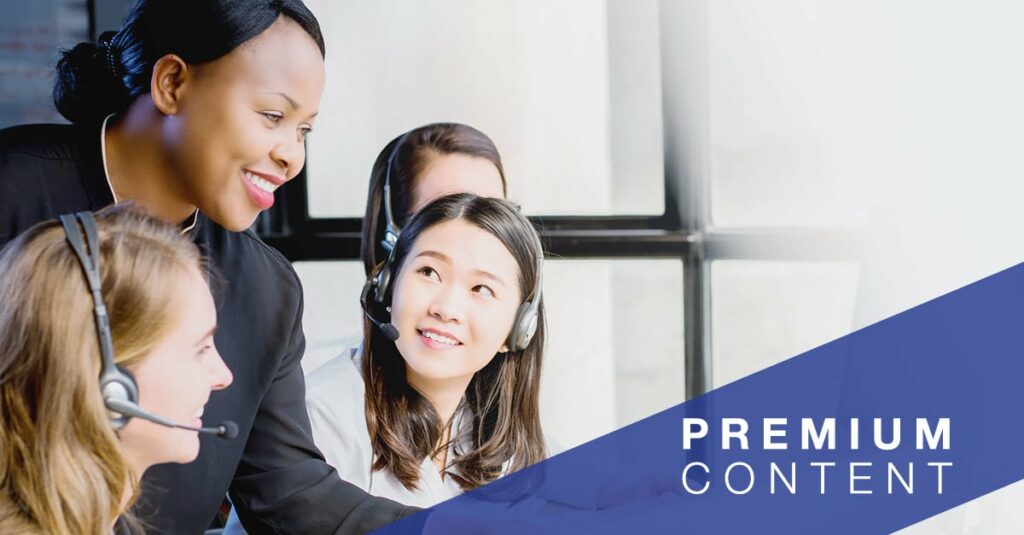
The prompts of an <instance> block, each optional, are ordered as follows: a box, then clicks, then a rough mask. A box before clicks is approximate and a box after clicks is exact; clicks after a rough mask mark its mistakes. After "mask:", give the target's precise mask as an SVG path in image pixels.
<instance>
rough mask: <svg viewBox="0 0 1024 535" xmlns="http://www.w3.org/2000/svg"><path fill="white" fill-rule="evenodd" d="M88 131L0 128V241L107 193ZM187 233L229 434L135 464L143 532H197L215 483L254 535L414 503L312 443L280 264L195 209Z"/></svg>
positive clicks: (219, 406) (366, 518)
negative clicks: (204, 282) (182, 459)
mask: <svg viewBox="0 0 1024 535" xmlns="http://www.w3.org/2000/svg"><path fill="white" fill-rule="evenodd" d="M99 135H100V128H99V125H95V126H91V127H83V126H71V125H26V126H17V127H12V128H7V129H4V130H0V246H3V245H4V244H6V243H7V242H8V241H10V240H11V239H13V238H14V237H15V236H16V235H18V234H19V233H20V232H22V231H24V230H26V229H27V228H28V227H30V226H32V225H34V224H35V223H38V222H40V221H43V220H46V219H51V218H54V217H56V216H58V215H60V214H63V213H68V212H74V211H80V210H93V211H95V210H98V209H100V208H103V207H104V206H107V205H109V204H110V203H112V202H113V198H112V195H111V192H110V188H109V186H108V184H107V181H106V177H105V175H104V172H103V163H102V161H101V156H100V144H99ZM190 234H191V236H192V238H193V240H194V241H195V242H196V243H197V244H198V245H199V247H200V249H201V250H202V251H203V252H204V254H205V255H206V256H207V257H208V258H209V260H210V263H211V265H212V267H213V268H214V272H215V275H214V277H213V278H214V280H215V283H214V297H215V300H216V302H217V323H218V329H217V334H216V337H215V342H216V344H217V348H218V349H219V351H220V353H221V355H222V356H223V358H224V361H225V362H226V363H227V365H228V367H229V368H230V369H231V371H232V373H234V382H233V383H232V384H231V386H230V387H228V388H227V389H226V390H223V391H219V392H214V393H213V395H212V396H211V398H210V401H209V403H208V404H207V405H206V410H205V415H206V421H207V422H219V421H221V420H232V421H234V422H236V423H237V424H238V428H239V435H238V438H236V439H234V440H223V439H219V438H212V437H207V436H203V437H202V438H201V448H200V452H199V458H198V459H197V460H196V461H195V462H193V463H190V464H187V465H179V464H167V465H159V466H155V467H153V468H151V469H150V470H149V471H147V472H146V475H145V477H144V479H143V481H142V492H143V495H142V498H141V500H140V505H139V508H138V510H137V513H138V516H139V517H140V519H141V520H142V521H143V522H144V523H146V524H148V525H149V526H150V529H149V530H148V532H150V533H168V534H175V535H177V534H189V533H202V532H203V531H204V530H205V529H206V527H207V526H209V525H210V521H211V520H212V519H213V517H214V515H215V514H216V511H217V508H218V506H219V505H220V503H221V501H222V500H223V498H224V494H225V492H229V493H230V495H231V499H232V502H233V503H234V504H235V506H236V507H237V508H238V512H239V516H240V518H241V519H242V522H243V523H244V525H245V527H246V529H247V530H248V531H249V532H250V533H254V534H256V533H275V532H276V533H311V534H318V533H364V532H366V531H369V530H372V529H375V528H378V527H381V526H383V525H385V524H388V523H390V522H392V521H394V520H396V519H397V518H400V517H402V516H404V515H406V514H409V513H411V512H413V511H415V509H413V508H408V507H405V506H402V505H400V504H398V503H396V502H393V501H390V500H386V499H383V498H376V497H373V496H370V495H369V494H366V493H365V492H363V491H362V490H360V489H358V488H357V487H355V486H353V485H350V484H348V483H345V482H344V481H342V480H341V479H340V478H339V477H338V475H337V473H336V472H335V470H334V469H333V468H331V466H330V465H328V464H327V463H326V462H325V461H324V458H323V456H322V455H321V454H320V451H319V450H317V448H316V446H315V445H314V444H313V439H312V435H311V432H310V426H309V417H308V416H307V414H306V407H305V400H304V398H305V392H306V388H305V382H304V379H303V375H302V368H301V367H300V365H299V363H300V360H301V359H302V354H303V351H304V349H305V338H304V336H303V334H302V286H301V285H300V283H299V279H298V277H297V276H296V275H295V271H294V270H293V269H292V266H291V264H290V263H289V262H288V261H287V260H285V258H284V257H283V256H281V254H280V253H278V252H277V251H276V250H274V249H273V248H271V247H269V246H267V245H266V244H264V243H263V242H262V241H261V240H260V239H259V237H257V236H256V234H255V233H253V232H252V230H247V231H245V232H230V231H228V230H226V229H224V228H223V227H221V226H220V225H217V224H216V223H214V222H213V221H210V220H209V219H207V218H206V217H204V216H203V215H202V214H200V215H199V217H198V223H197V225H196V227H195V228H194V229H193V230H192V231H190ZM217 278H219V279H221V283H220V284H217V283H216V279H217ZM68 321H91V318H78V319H74V318H68Z"/></svg>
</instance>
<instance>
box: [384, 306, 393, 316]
mask: <svg viewBox="0 0 1024 535" xmlns="http://www.w3.org/2000/svg"><path fill="white" fill-rule="evenodd" d="M384 310H387V311H388V314H390V313H391V307H390V306H386V307H384Z"/></svg>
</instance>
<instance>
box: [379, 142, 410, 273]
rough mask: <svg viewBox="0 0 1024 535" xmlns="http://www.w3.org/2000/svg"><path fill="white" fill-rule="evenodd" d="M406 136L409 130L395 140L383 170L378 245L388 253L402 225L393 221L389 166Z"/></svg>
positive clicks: (396, 240) (391, 164)
mask: <svg viewBox="0 0 1024 535" xmlns="http://www.w3.org/2000/svg"><path fill="white" fill-rule="evenodd" d="M408 137H409V132H406V133H404V134H402V137H400V138H398V141H397V142H395V146H394V147H392V148H391V153H390V154H388V165H387V170H386V171H385V172H384V194H383V196H382V197H383V199H382V202H383V203H384V239H383V240H381V241H380V246H381V247H383V248H384V250H385V251H387V252H388V254H389V255H390V254H391V251H393V250H394V249H395V244H396V243H398V236H399V235H400V234H401V233H402V227H399V226H398V223H396V222H395V214H394V212H392V210H391V168H392V167H394V165H395V158H397V157H398V151H399V150H400V149H401V148H402V145H404V144H405V140H406V139H407V138H408Z"/></svg>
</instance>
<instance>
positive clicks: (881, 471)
mask: <svg viewBox="0 0 1024 535" xmlns="http://www.w3.org/2000/svg"><path fill="white" fill-rule="evenodd" d="M1022 357H1024V264H1020V265H1017V266H1015V267H1013V268H1010V269H1007V270H1005V271H1002V272H1000V273H997V274H995V275H992V276H990V277H987V278H985V279H982V280H981V281H978V282H975V283H973V284H971V285H969V286H966V287H964V288H961V289H959V290H956V291H954V292H951V293H949V294H946V295H944V296H942V297H939V298H937V299H934V300H932V301H929V302H927V303H925V304H923V305H920V306H917V307H915V308H912V309H910V310H908V311H906V312H903V313H900V314H897V315H896V316H893V317H891V318H888V319H886V320H883V321H881V322H879V323H876V324H874V325H871V326H869V327H866V328H864V329H861V330H859V331H857V332H854V333H852V334H849V335H847V336H844V337H842V338H840V339H838V340H835V341H833V342H830V343H828V344H825V345H823V346H821V347H818V348H816V349H813V350H811V351H808V352H806V353H804V354H802V355H799V356H797V357H794V358H791V359H789V360H787V361H785V362H782V363H780V364H778V365H775V366H772V367H770V368H767V369H765V370H762V371H760V372H758V373H756V374H753V375H751V376H748V377H746V378H744V379H741V380H739V381H736V382H734V383H731V384H729V385H726V386H723V387H721V388H718V389H716V390H714V391H712V392H709V393H708V394H705V395H703V396H701V397H699V398H696V399H693V400H691V401H689V402H686V403H683V404H681V405H677V406H675V407H672V408H670V409H667V410H665V411H662V412H660V413H658V414H655V415H653V416H650V417H648V418H646V419H644V420H641V421H639V422H637V423H634V424H632V425H629V426H627V427H624V428H622V429H620V430H617V431H615V432H613V433H610V434H608V435H605V436H603V437H600V438H598V439H595V440H593V441H591V442H588V443H586V444H583V445H581V446H579V447H576V448H573V449H572V450H569V451H567V452H565V453H563V454H561V455H557V456H555V457H552V458H551V459H548V460H546V461H544V462H542V463H539V464H537V465H535V466H533V467H531V468H529V469H526V470H523V471H520V472H518V473H516V474H513V475H511V476H508V477H505V478H502V479H500V480H498V481H496V482H494V483H492V484H490V485H487V486H484V487H482V488H480V489H476V490H474V491H473V492H469V493H467V494H464V495H462V496H459V497H457V498H454V499H452V500H449V501H447V502H444V503H442V504H440V505H438V506H436V507H434V508H432V509H430V510H427V511H425V512H423V513H419V514H417V515H414V516H412V517H409V518H407V519H404V520H402V521H399V522H396V523H394V524H392V525H391V526H388V527H386V528H383V529H381V530H378V531H377V533H386V534H405V533H421V532H424V533H637V534H639V533H857V534H861V533H889V532H892V531H895V530H898V529H901V528H903V527H906V526H909V525H911V524H914V523H916V522H919V521H921V520H923V519H925V518H928V517H931V516H933V515H936V514H938V513H940V512H942V511H945V510H948V509H951V508H953V507H955V506H957V505H959V504H962V503H964V502H967V501H969V500H972V499H974V498H977V497H979V496H981V495H983V494H986V493H989V492H992V491H994V490H996V489H999V488H1001V487H1003V486H1006V485H1008V484H1010V483H1013V482H1015V481H1017V480H1020V479H1022V478H1024V451H1022V450H1024V448H1022V446H1024V421H1022V420H1024V418H1022V417H1021V414H1022V411H1024V388H1022V380H1024V358H1022ZM684 418H691V419H693V418H700V419H703V420H704V421H705V422H706V423H707V427H708V432H707V436H706V437H704V438H697V437H692V441H691V444H690V448H689V449H684V447H683V427H684V426H683V421H684V420H683V419H684ZM723 418H739V419H743V420H744V421H746V422H747V424H748V426H749V430H748V431H747V433H746V437H747V439H748V441H749V449H746V450H744V449H741V448H740V442H739V440H736V439H733V440H731V442H730V444H731V447H730V449H723V445H722V430H723V427H724V424H723V421H722V419H723ZM766 418H782V419H786V420H785V422H786V424H785V425H776V426H775V430H776V431H778V430H780V429H782V430H784V432H785V435H784V436H781V437H780V436H778V435H776V438H774V439H773V442H775V443H784V444H786V445H787V449H785V450H776V449H765V447H764V421H765V419H766ZM803 418H810V419H811V421H812V422H813V424H814V426H815V429H817V430H820V429H821V426H822V425H823V422H825V419H826V418H832V419H834V420H835V432H834V438H835V448H834V449H827V448H822V449H817V448H815V447H814V445H813V444H809V445H808V446H809V447H808V448H807V449H804V448H802V437H803V432H802V423H801V419H803ZM876 418H878V419H880V420H879V421H880V423H881V431H882V432H881V434H880V436H879V437H877V439H880V440H881V441H882V442H883V443H889V442H891V441H892V439H893V438H894V437H893V427H894V419H896V418H899V419H900V424H901V425H899V426H898V427H899V428H900V431H901V441H900V443H899V445H898V447H896V448H895V449H892V450H886V449H881V448H879V447H877V446H876V443H875V441H876V436H875V432H874V431H875V430H874V420H875V419H876ZM944 418H948V431H947V432H946V433H945V438H947V439H948V449H943V447H942V443H941V441H939V442H936V443H934V444H929V443H928V442H927V440H925V441H924V442H923V443H922V448H921V449H918V447H917V438H918V430H917V422H918V419H924V421H925V422H926V424H927V426H926V427H927V428H928V431H929V432H930V433H931V436H932V437H935V436H938V437H941V436H942V434H941V433H940V432H939V433H937V430H938V429H939V423H940V421H941V419H944ZM853 419H856V421H857V422H858V425H857V426H856V427H857V429H858V435H859V443H858V447H857V448H856V449H854V448H853V447H852V444H851V422H852V421H854V420H853ZM695 421H696V420H689V421H688V422H690V424H691V430H694V431H697V430H698V428H697V424H695V423H694V422H695ZM923 438H926V439H927V438H929V437H928V436H925V437H923ZM933 445H934V448H932V447H931V446H933ZM697 462H699V463H703V466H706V467H707V468H708V470H707V471H706V472H705V470H704V469H703V468H702V466H701V465H696V464H693V465H691V464H690V463H697ZM740 463H743V464H740ZM772 463H774V468H773V464H772ZM811 463H818V464H811ZM825 463H834V465H830V464H825ZM861 463H870V464H861ZM929 463H933V464H932V465H929ZM934 463H951V464H943V465H942V466H941V467H940V466H936V465H934ZM688 465H689V466H691V469H690V470H689V471H688V472H687V479H686V480H685V484H686V486H688V487H689V488H690V489H693V490H695V491H700V490H701V489H702V488H703V487H704V485H705V483H707V484H708V488H707V491H706V492H704V493H703V494H695V493H692V492H688V491H687V490H686V487H684V480H683V477H682V474H683V470H684V468H686V467H687V466H688ZM730 467H731V468H730ZM747 467H749V469H748V468H747ZM727 471H728V472H729V474H730V476H729V478H728V482H729V484H730V485H731V487H732V489H733V490H730V488H729V487H727V485H726V482H727V479H726V477H725V475H726V473H727ZM894 471H895V472H897V473H898V476H901V477H902V479H903V480H904V481H906V480H908V479H909V478H910V473H911V471H912V474H913V475H912V489H913V492H909V491H908V490H907V489H906V485H905V484H904V483H902V482H901V480H900V478H899V477H897V475H894V474H893V472H894ZM794 472H795V477H792V476H793V474H794ZM822 473H824V476H822ZM851 473H852V474H853V475H854V476H855V478H853V479H852V478H851ZM940 473H941V479H942V482H941V483H942V492H941V494H940V493H939V492H938V486H939V476H940ZM751 474H753V481H751ZM780 474H781V476H780ZM787 482H788V483H789V484H790V485H791V486H792V487H793V488H794V489H795V492H791V490H790V487H789V486H787ZM906 482H907V483H908V484H909V483H911V482H910V481H906ZM773 483H774V485H773ZM890 484H891V486H892V488H891V490H890ZM748 486H749V492H746V493H742V494H741V493H740V492H742V491H744V490H746V489H747V488H748ZM822 486H824V494H822V492H821V490H822ZM773 487H774V488H773ZM852 491H853V492H852ZM867 491H870V494H868V493H866V492H867Z"/></svg>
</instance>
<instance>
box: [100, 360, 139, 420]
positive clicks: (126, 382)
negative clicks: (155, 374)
mask: <svg viewBox="0 0 1024 535" xmlns="http://www.w3.org/2000/svg"><path fill="white" fill-rule="evenodd" d="M137 385H138V383H136V382H135V376H134V375H132V372H131V371H130V370H128V368H125V367H124V366H115V367H114V369H113V370H110V371H104V373H103V375H102V376H101V377H100V393H101V394H102V395H103V402H104V404H106V402H107V400H117V401H125V402H128V403H132V404H135V405H137V404H138V403H139V388H138V386H137ZM131 418H132V417H131V416H125V415H123V414H120V413H118V412H115V411H110V425H111V427H113V428H114V429H121V428H122V427H124V426H125V425H127V424H128V421H129V420H131Z"/></svg>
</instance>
